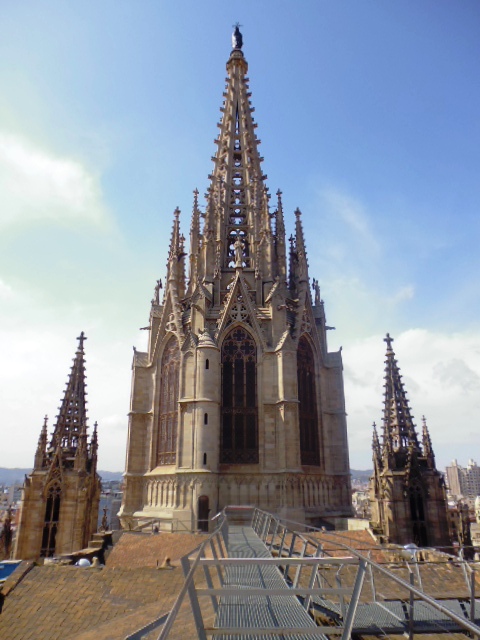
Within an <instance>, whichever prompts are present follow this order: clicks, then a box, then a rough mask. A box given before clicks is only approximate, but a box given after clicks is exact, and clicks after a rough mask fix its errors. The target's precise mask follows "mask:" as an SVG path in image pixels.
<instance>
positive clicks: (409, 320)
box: [0, 0, 480, 470]
mask: <svg viewBox="0 0 480 640" xmlns="http://www.w3.org/2000/svg"><path fill="white" fill-rule="evenodd" d="M253 15H255V20H253V19H252V16H253ZM3 19H4V24H5V34H4V37H3V38H2V42H1V43H0V52H1V53H2V55H1V56H0V78H1V79H2V85H3V87H4V91H3V95H4V99H3V101H2V103H0V192H1V193H2V201H3V204H2V206H1V211H0V230H1V232H2V233H1V236H0V243H1V248H2V251H1V257H0V305H1V306H0V308H1V310H2V313H1V319H0V344H1V347H2V353H3V358H2V364H1V366H0V385H1V388H2V402H1V408H2V421H1V427H0V435H1V438H2V448H1V452H0V466H5V467H15V466H18V467H29V466H31V465H32V463H33V456H34V452H35V448H36V444H37V440H38V436H39V434H40V430H41V426H42V424H43V416H44V415H45V413H47V414H48V415H49V416H50V421H49V432H51V431H52V430H53V426H54V416H55V415H56V413H57V412H56V408H57V407H58V406H59V404H60V401H61V398H62V394H63V389H64V386H65V383H66V380H67V374H68V372H69V370H70V366H71V360H72V358H73V357H74V353H75V349H76V336H78V335H79V334H80V332H81V331H85V333H86V335H87V338H88V340H87V342H86V344H85V353H86V356H85V357H86V370H87V377H88V383H89V387H88V390H89V392H90V395H89V400H90V402H89V424H90V426H91V427H92V426H93V423H94V422H95V421H96V420H97V421H98V423H99V468H104V469H107V470H121V469H122V468H123V464H124V456H125V450H126V435H127V431H126V430H127V413H128V410H129V396H130V375H131V369H130V367H131V361H132V355H133V354H132V346H133V345H135V346H136V347H137V348H138V349H140V350H141V349H143V348H144V347H145V344H146V336H145V334H146V332H145V331H139V329H140V327H145V326H146V325H147V324H148V313H149V307H150V299H151V298H152V296H153V291H154V286H155V282H156V280H157V279H158V278H164V277H165V263H166V259H167V250H168V242H169V239H170V230H171V226H172V219H173V210H174V209H175V207H176V206H179V207H180V209H181V211H182V216H181V227H182V231H183V233H184V234H185V236H188V231H189V224H190V216H191V209H192V202H193V194H192V192H193V190H194V189H195V188H198V189H199V191H200V194H201V196H202V195H203V193H204V191H205V189H206V187H207V186H208V174H209V173H210V172H211V170H212V163H211V160H210V157H211V156H212V154H213V153H214V151H215V145H214V144H213V139H214V138H215V136H216V132H217V129H216V122H218V120H219V116H220V114H219V107H220V106H221V100H222V91H223V87H224V77H225V63H226V61H227V59H228V56H229V53H230V49H231V43H230V35H231V32H232V24H233V23H234V22H235V21H237V20H238V21H239V22H240V24H242V25H243V26H242V32H243V35H244V54H245V57H246V60H247V62H248V64H249V76H250V86H251V90H252V104H253V106H254V107H255V109H256V111H255V119H256V121H257V122H258V130H257V133H258V136H259V138H261V139H262V146H261V147H260V149H261V152H262V154H263V155H264V157H265V160H264V163H263V169H264V171H265V173H266V174H267V175H268V180H267V184H268V186H269V189H270V193H271V194H272V200H271V203H270V204H271V206H272V210H273V209H274V207H275V192H276V191H277V189H278V188H280V189H281V190H282V192H283V203H284V210H285V217H286V225H287V232H288V233H290V232H291V231H292V230H293V225H294V215H293V211H294V210H295V208H296V207H297V206H298V207H299V208H300V209H301V211H302V213H303V217H302V222H303V226H304V230H305V235H306V240H307V255H308V260H309V271H310V277H311V278H316V279H317V280H318V281H319V284H320V288H321V294H322V298H323V300H324V302H325V309H326V315H327V322H328V324H329V325H332V326H334V327H336V329H335V330H334V331H333V330H332V331H330V332H329V347H330V349H331V350H332V349H338V348H340V347H341V346H342V347H343V359H344V366H345V372H344V375H345V395H346V403H347V406H346V409H347V414H348V418H347V424H348V433H349V443H350V464H351V467H352V468H356V469H361V468H371V436H372V428H371V425H372V422H373V421H376V422H377V425H381V417H382V410H383V406H382V402H383V395H382V394H383V389H382V384H383V369H384V359H385V357H384V356H385V343H384V342H383V338H384V336H385V334H386V333H387V332H389V333H390V334H391V335H392V336H393V338H394V339H395V341H394V342H393V349H394V351H395V353H396V356H397V359H398V363H399V366H400V369H401V373H402V374H403V376H404V383H405V388H406V391H407V393H408V395H409V398H410V401H411V409H412V413H413V416H414V418H415V423H416V425H417V430H418V429H419V427H420V426H421V420H422V415H425V416H426V419H427V424H428V426H429V429H430V434H431V437H432V442H433V449H434V451H435V454H436V457H437V466H438V468H442V469H443V468H444V467H445V466H446V465H447V464H449V463H450V461H451V460H452V458H457V459H459V460H461V461H466V460H467V459H468V458H470V457H474V458H475V457H477V455H476V454H475V450H473V452H472V445H475V444H476V443H478V436H476V433H477V430H478V423H479V421H480V400H479V398H480V394H479V391H480V322H479V319H478V318H479V317H480V314H479V310H480V309H479V307H480V283H479V281H478V268H479V266H480V265H479V262H480V257H479V255H478V254H479V252H478V244H479V238H480V228H479V220H480V217H479V216H478V207H479V205H478V203H479V202H480V186H479V184H478V168H479V159H480V127H479V125H478V122H479V121H478V113H479V112H480V89H479V87H480V83H479V82H478V75H479V72H478V65H477V63H476V61H477V60H478V56H479V54H480V50H479V49H480V43H479V42H478V38H477V34H478V26H479V23H480V7H479V6H478V4H477V3H475V2H473V1H472V2H465V3H463V4H462V5H461V7H460V6H459V5H457V6H452V5H451V3H448V2H446V1H440V2H429V1H425V2H423V3H416V2H413V0H410V1H407V2H405V3H402V5H399V4H398V5H380V4H378V3H374V2H369V1H365V2H363V3H354V2H346V3H344V4H342V5H341V6H340V5H337V4H336V3H328V2H324V3H317V2H314V1H310V2H305V3H303V4H302V8H301V9H298V7H297V6H296V5H294V4H293V3H289V2H285V3H282V4H279V5H277V3H275V4H273V2H266V3H264V4H262V6H257V5H256V4H255V3H254V2H252V1H251V0H249V1H247V2H245V3H244V4H243V5H242V7H241V8H237V7H235V11H232V9H231V8H225V6H224V5H223V4H222V3H219V2H212V3H211V4H209V5H208V6H206V7H205V6H201V7H200V6H197V4H196V3H194V2H191V1H188V2H187V1H185V2H181V3H178V5H177V4H176V5H175V6H168V5H167V4H166V3H154V2H149V1H145V2H142V3H140V4H137V3H135V4H134V3H133V2H123V3H114V2H113V1H109V2H105V3H102V4H101V6H98V5H97V4H95V3H93V2H91V1H87V2H85V3H82V5H81V6H80V5H76V6H73V5H69V6H65V5H64V4H62V3H61V2H48V3H47V2H42V1H40V2H33V1H30V2H26V3H23V4H22V6H13V5H11V6H9V7H8V8H7V9H6V10H5V12H4V17H3ZM19 434H21V437H20V438H19V437H18V435H19Z"/></svg>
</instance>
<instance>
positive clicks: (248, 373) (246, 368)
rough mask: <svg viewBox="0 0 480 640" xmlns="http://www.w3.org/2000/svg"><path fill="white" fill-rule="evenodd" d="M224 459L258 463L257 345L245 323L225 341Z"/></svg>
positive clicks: (222, 434) (222, 440) (222, 455)
mask: <svg viewBox="0 0 480 640" xmlns="http://www.w3.org/2000/svg"><path fill="white" fill-rule="evenodd" d="M221 359H222V423H221V431H220V462H222V463H227V464H257V463H258V407H257V345H256V342H255V340H254V338H253V336H252V334H251V333H250V332H249V331H248V330H247V329H246V328H245V327H243V326H241V325H236V326H234V327H233V328H230V331H229V332H228V333H227V334H226V335H225V337H224V339H223V341H222V350H221Z"/></svg>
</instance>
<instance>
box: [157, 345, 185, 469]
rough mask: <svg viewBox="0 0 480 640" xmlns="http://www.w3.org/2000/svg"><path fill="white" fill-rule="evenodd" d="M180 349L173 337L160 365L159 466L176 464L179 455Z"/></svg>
mask: <svg viewBox="0 0 480 640" xmlns="http://www.w3.org/2000/svg"><path fill="white" fill-rule="evenodd" d="M179 374H180V349H179V347H178V342H177V340H176V338H174V337H173V336H172V337H171V338H170V340H169V341H168V342H167V344H166V346H165V349H164V351H163V355H162V360H161V364H160V375H161V382H160V399H159V411H158V423H157V424H158V441H157V442H158V445H157V465H161V464H175V460H176V453H177V423H178V395H179V380H180V375H179Z"/></svg>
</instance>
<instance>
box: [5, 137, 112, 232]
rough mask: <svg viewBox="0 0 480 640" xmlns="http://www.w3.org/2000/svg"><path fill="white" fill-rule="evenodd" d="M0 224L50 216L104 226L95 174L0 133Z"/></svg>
mask: <svg viewBox="0 0 480 640" xmlns="http://www.w3.org/2000/svg"><path fill="white" fill-rule="evenodd" d="M0 192H1V193H2V206H1V208H0V228H2V227H3V228H6V227H10V226H12V225H14V226H23V225H25V224H29V223H32V222H40V221H50V222H53V223H56V224H60V225H62V226H65V225H66V226H71V225H72V224H86V225H93V226H95V227H97V228H107V227H108V226H109V225H110V223H111V217H110V213H109V211H108V209H107V207H106V205H105V203H104V202H103V198H102V191H101V186H100V181H99V178H98V176H96V175H95V174H94V173H93V172H92V171H91V170H89V168H87V167H86V166H85V165H84V164H82V163H81V162H79V161H77V160H74V159H72V158H63V157H59V156H56V155H54V154H53V153H52V152H50V151H48V150H45V149H42V148H40V147H38V146H35V145H34V144H32V143H31V142H29V141H28V140H24V139H22V138H20V137H19V136H16V135H12V134H9V133H2V132H0Z"/></svg>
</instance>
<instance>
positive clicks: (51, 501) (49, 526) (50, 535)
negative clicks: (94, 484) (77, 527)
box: [40, 483, 62, 558]
mask: <svg viewBox="0 0 480 640" xmlns="http://www.w3.org/2000/svg"><path fill="white" fill-rule="evenodd" d="M61 493H62V491H61V489H60V485H58V484H57V483H54V484H52V485H50V487H49V488H48V491H47V504H46V506H45V519H44V522H43V533H42V548H41V550H40V555H41V557H42V558H50V557H51V556H53V555H55V544H56V537H57V531H58V524H59V521H60V498H61Z"/></svg>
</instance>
